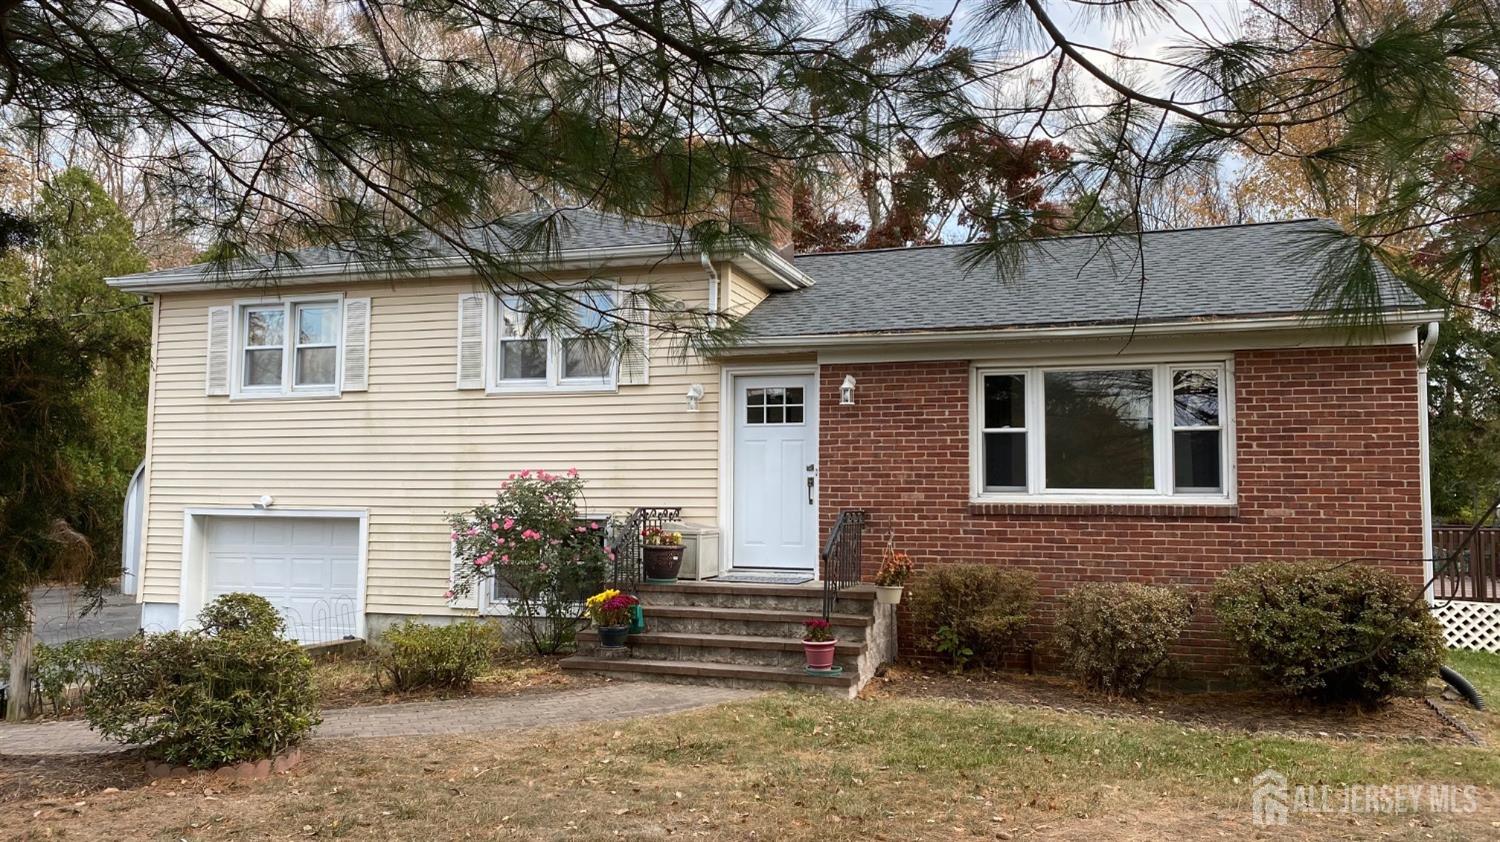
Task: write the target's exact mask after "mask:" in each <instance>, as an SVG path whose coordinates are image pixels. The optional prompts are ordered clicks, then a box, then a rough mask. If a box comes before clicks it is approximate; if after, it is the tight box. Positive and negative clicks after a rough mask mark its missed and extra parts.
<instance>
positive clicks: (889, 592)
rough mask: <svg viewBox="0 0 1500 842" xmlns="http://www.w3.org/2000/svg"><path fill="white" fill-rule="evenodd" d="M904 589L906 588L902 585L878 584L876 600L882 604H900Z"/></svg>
mask: <svg viewBox="0 0 1500 842" xmlns="http://www.w3.org/2000/svg"><path fill="white" fill-rule="evenodd" d="M903 590H906V589H905V588H903V587H901V586H900V585H876V586H875V601H876V602H878V603H880V604H881V605H900V604H901V592H902V591H903Z"/></svg>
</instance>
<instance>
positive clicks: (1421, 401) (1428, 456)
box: [1417, 322, 1438, 602]
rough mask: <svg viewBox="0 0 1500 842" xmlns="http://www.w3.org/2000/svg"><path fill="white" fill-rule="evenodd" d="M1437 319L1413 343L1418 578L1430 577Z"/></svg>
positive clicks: (1428, 578) (1430, 595) (1428, 596)
mask: <svg viewBox="0 0 1500 842" xmlns="http://www.w3.org/2000/svg"><path fill="white" fill-rule="evenodd" d="M1437 341H1438V323H1437V322H1428V323H1427V335H1426V336H1423V337H1422V342H1421V344H1420V345H1418V346H1417V437H1418V440H1419V442H1420V444H1419V452H1420V454H1421V456H1420V464H1421V471H1422V558H1423V559H1424V561H1423V562H1422V581H1424V582H1431V581H1432V573H1433V570H1432V565H1433V558H1432V480H1431V478H1430V477H1429V474H1430V473H1431V471H1432V453H1431V446H1430V443H1429V442H1428V432H1427V363H1428V361H1429V360H1431V359H1432V353H1433V351H1435V350H1437ZM1432 594H1433V589H1432V587H1431V586H1430V585H1429V586H1428V588H1427V593H1426V597H1427V600H1428V601H1429V602H1431V601H1432Z"/></svg>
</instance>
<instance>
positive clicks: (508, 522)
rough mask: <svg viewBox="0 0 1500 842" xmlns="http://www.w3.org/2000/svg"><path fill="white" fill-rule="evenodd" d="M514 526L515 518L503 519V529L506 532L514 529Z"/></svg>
mask: <svg viewBox="0 0 1500 842" xmlns="http://www.w3.org/2000/svg"><path fill="white" fill-rule="evenodd" d="M515 525H516V519H515V518H513V517H508V518H506V519H505V528H506V529H507V530H509V529H514V528H515Z"/></svg>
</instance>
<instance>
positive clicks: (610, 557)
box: [604, 549, 615, 561]
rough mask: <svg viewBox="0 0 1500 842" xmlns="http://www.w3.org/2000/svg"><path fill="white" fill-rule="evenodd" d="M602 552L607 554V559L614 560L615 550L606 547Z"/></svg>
mask: <svg viewBox="0 0 1500 842" xmlns="http://www.w3.org/2000/svg"><path fill="white" fill-rule="evenodd" d="M604 554H605V555H607V556H609V560H610V561H614V560H615V551H614V550H610V549H606V550H605V551H604Z"/></svg>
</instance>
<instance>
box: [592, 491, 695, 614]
mask: <svg viewBox="0 0 1500 842" xmlns="http://www.w3.org/2000/svg"><path fill="white" fill-rule="evenodd" d="M681 519H682V509H681V508H676V507H666V506H648V507H644V508H639V509H636V510H635V511H633V512H631V513H630V516H629V517H627V518H625V519H624V520H622V521H616V522H615V523H614V526H613V529H612V530H611V534H610V539H609V548H610V549H611V550H613V551H614V554H615V561H614V572H613V578H612V581H611V583H610V584H611V585H612V586H613V587H615V588H618V589H620V590H622V591H625V592H627V593H630V592H633V591H635V590H636V586H637V585H639V584H640V583H641V556H642V553H641V533H642V532H644V531H645V530H646V529H647V528H648V527H652V526H656V527H665V526H666V525H667V524H669V523H676V522H678V521H680V520H681Z"/></svg>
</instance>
